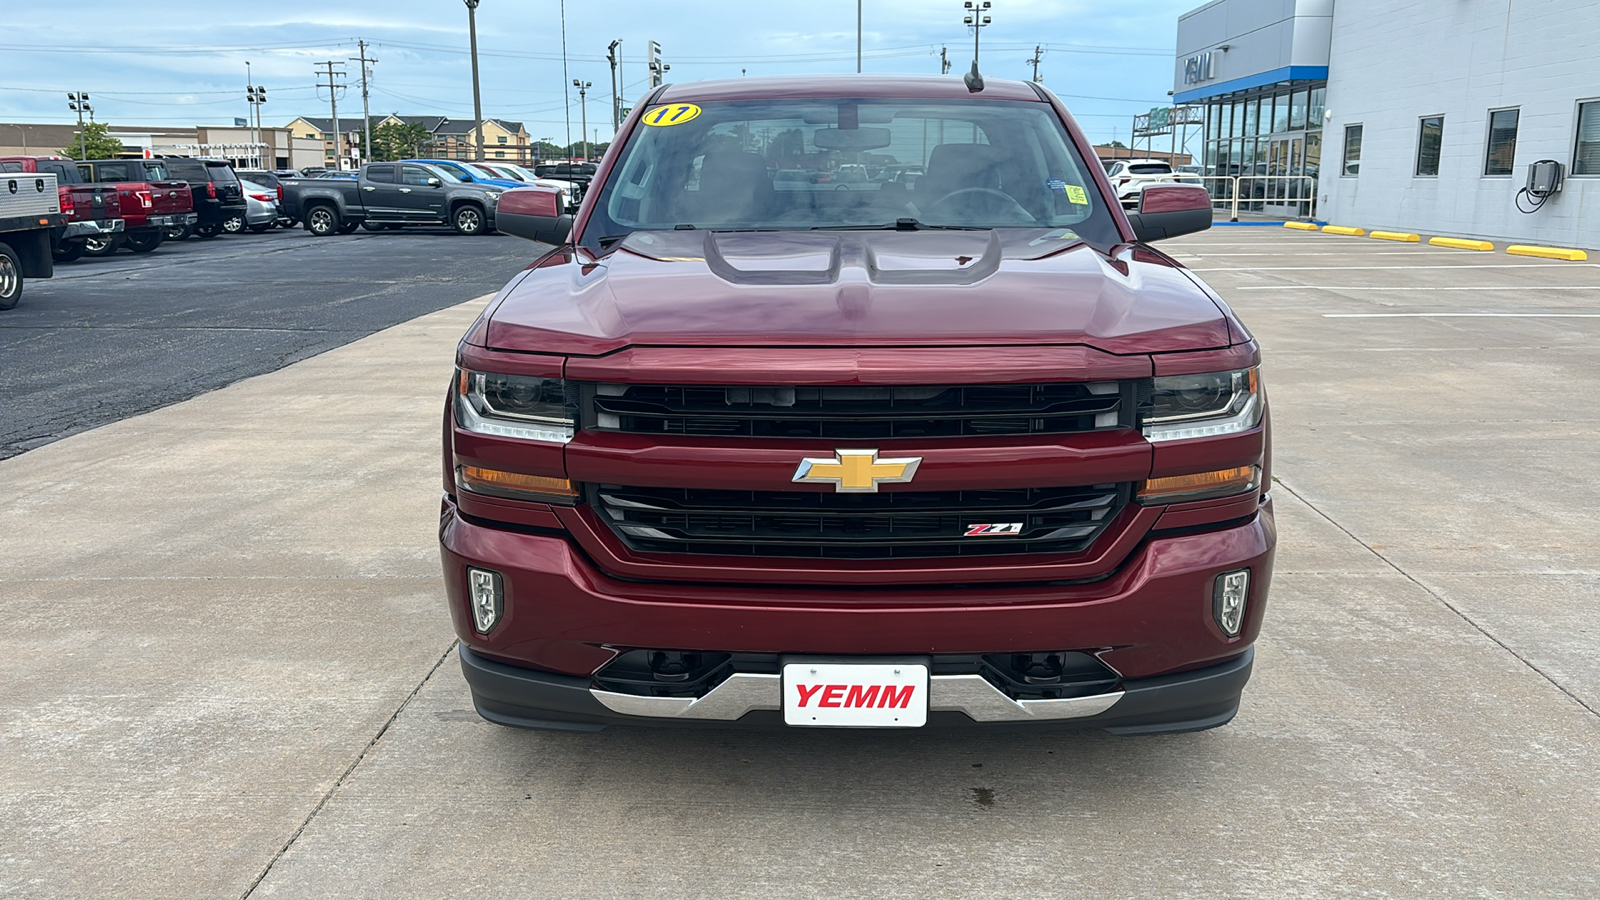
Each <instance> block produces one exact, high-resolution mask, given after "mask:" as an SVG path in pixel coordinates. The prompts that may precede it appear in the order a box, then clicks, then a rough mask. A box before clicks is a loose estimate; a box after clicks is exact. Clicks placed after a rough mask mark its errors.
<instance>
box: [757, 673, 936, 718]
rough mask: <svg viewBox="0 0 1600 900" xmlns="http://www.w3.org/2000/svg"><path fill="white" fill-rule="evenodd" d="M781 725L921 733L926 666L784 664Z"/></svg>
mask: <svg viewBox="0 0 1600 900" xmlns="http://www.w3.org/2000/svg"><path fill="white" fill-rule="evenodd" d="M783 721H784V724H786V725H803V726H816V727H832V728H920V727H922V726H923V725H926V724H927V723H928V667H927V666H926V665H922V664H920V663H824V662H814V663H813V662H791V663H785V664H784V667H783Z"/></svg>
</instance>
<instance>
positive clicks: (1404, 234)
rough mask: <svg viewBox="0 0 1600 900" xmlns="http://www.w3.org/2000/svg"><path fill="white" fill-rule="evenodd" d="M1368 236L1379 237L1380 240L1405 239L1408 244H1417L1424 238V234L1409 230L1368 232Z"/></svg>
mask: <svg viewBox="0 0 1600 900" xmlns="http://www.w3.org/2000/svg"><path fill="white" fill-rule="evenodd" d="M1367 237H1369V238H1377V239H1378V240H1380V241H1404V242H1406V243H1408V244H1415V243H1417V242H1418V241H1421V240H1422V235H1420V234H1412V233H1411V232H1409V231H1374V232H1372V233H1370V234H1368V235H1367Z"/></svg>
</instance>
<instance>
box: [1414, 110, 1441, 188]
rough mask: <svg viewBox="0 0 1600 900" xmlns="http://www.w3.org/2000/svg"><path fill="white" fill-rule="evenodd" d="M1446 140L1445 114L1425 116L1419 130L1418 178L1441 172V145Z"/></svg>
mask: <svg viewBox="0 0 1600 900" xmlns="http://www.w3.org/2000/svg"><path fill="white" fill-rule="evenodd" d="M1443 141H1444V116H1423V117H1422V125H1421V127H1420V128H1419V129H1418V131H1417V171H1416V176H1417V177H1418V178H1428V177H1432V176H1436V175H1438V174H1439V145H1440V144H1441V143H1443Z"/></svg>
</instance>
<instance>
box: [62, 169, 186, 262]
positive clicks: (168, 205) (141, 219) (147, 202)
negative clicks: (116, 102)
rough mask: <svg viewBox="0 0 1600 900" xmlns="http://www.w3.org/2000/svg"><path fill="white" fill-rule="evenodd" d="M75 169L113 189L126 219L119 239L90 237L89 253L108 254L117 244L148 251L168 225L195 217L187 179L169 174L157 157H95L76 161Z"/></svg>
mask: <svg viewBox="0 0 1600 900" xmlns="http://www.w3.org/2000/svg"><path fill="white" fill-rule="evenodd" d="M78 172H79V173H80V174H81V175H82V176H83V178H84V180H85V181H92V182H104V183H107V184H111V185H112V186H114V187H115V188H116V189H117V198H118V200H119V201H120V202H121V204H122V218H123V221H124V222H125V223H126V227H125V228H124V229H123V234H122V238H121V239H120V240H99V241H94V240H91V241H90V242H89V253H90V255H92V256H109V255H111V254H112V253H115V252H116V251H117V248H118V247H127V248H128V249H129V250H132V251H133V252H135V253H149V252H150V251H151V250H154V249H156V248H157V247H159V246H161V242H162V241H163V240H165V239H166V236H167V232H168V230H169V229H180V228H192V227H194V224H195V222H196V220H197V219H198V216H196V215H195V211H194V200H193V198H192V197H191V195H190V193H189V183H188V182H186V181H178V180H175V179H172V178H169V177H168V173H167V166H166V163H164V162H163V161H161V160H159V159H96V160H90V161H88V162H80V163H78Z"/></svg>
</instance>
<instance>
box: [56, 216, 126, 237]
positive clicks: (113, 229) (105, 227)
mask: <svg viewBox="0 0 1600 900" xmlns="http://www.w3.org/2000/svg"><path fill="white" fill-rule="evenodd" d="M125 227H126V224H125V223H124V222H123V221H122V220H121V219H86V220H83V221H80V222H68V223H67V230H66V232H65V233H63V234H62V235H61V238H62V240H72V239H73V238H84V237H99V236H100V235H103V234H121V233H122V230H123V228H125Z"/></svg>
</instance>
